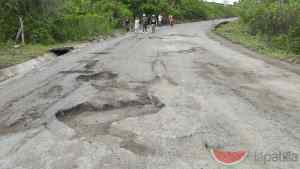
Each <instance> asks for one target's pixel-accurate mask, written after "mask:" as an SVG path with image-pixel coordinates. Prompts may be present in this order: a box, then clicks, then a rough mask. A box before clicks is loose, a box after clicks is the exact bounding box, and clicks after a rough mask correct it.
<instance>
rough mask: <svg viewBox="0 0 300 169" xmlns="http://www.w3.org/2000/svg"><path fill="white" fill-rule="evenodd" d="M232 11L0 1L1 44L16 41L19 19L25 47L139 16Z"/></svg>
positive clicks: (191, 1)
mask: <svg viewBox="0 0 300 169" xmlns="http://www.w3.org/2000/svg"><path fill="white" fill-rule="evenodd" d="M232 9H233V7H231V6H228V7H224V6H223V5H220V4H215V3H206V2H203V1H201V0H0V42H7V41H14V40H15V37H16V34H17V32H18V29H19V26H20V23H19V18H20V17H21V18H22V19H23V20H24V33H25V40H26V42H27V43H44V44H51V43H54V42H63V41H68V40H81V39H86V38H89V37H95V36H98V35H101V34H107V33H110V32H111V31H112V29H114V28H116V27H118V26H121V25H122V20H124V19H125V18H133V17H135V16H140V15H141V14H142V13H146V14H163V15H165V16H167V15H169V14H172V15H174V16H175V17H176V18H177V19H179V20H194V19H208V18H215V17H228V16H233V15H235V13H233V12H232V11H233V10H232Z"/></svg>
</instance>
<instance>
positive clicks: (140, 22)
mask: <svg viewBox="0 0 300 169" xmlns="http://www.w3.org/2000/svg"><path fill="white" fill-rule="evenodd" d="M128 22H129V21H128ZM166 23H169V24H170V25H171V26H173V25H174V23H175V20H174V17H173V16H172V15H170V16H169V17H168V18H165V17H164V16H162V15H158V16H156V15H150V16H147V15H146V14H143V15H142V17H136V18H135V21H134V32H136V33H139V32H143V33H146V32H148V31H149V30H150V32H152V33H155V32H156V27H157V26H162V25H163V24H166ZM128 24H129V23H128Z"/></svg>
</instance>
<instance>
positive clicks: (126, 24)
mask: <svg viewBox="0 0 300 169" xmlns="http://www.w3.org/2000/svg"><path fill="white" fill-rule="evenodd" d="M124 25H125V29H126V31H127V32H129V31H130V21H129V18H126V19H125V23H124Z"/></svg>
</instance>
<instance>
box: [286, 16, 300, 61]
mask: <svg viewBox="0 0 300 169" xmlns="http://www.w3.org/2000/svg"><path fill="white" fill-rule="evenodd" d="M289 37H290V38H289V43H290V49H291V51H292V52H294V53H296V54H299V55H300V19H299V20H298V22H297V24H296V25H295V26H294V27H293V28H292V29H291V30H290V32H289Z"/></svg>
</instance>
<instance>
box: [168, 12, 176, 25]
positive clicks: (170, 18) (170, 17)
mask: <svg viewBox="0 0 300 169" xmlns="http://www.w3.org/2000/svg"><path fill="white" fill-rule="evenodd" d="M174 22H175V21H174V17H173V15H170V16H169V24H170V25H171V26H172V27H173V26H174Z"/></svg>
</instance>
